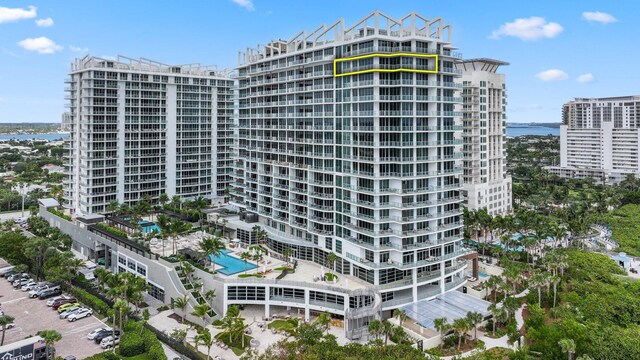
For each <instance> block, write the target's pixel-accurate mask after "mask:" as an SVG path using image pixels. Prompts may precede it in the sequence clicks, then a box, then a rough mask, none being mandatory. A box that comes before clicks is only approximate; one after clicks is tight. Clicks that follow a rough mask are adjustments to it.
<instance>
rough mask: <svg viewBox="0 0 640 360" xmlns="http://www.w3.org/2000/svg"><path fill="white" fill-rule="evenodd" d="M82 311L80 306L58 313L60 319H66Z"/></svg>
mask: <svg viewBox="0 0 640 360" xmlns="http://www.w3.org/2000/svg"><path fill="white" fill-rule="evenodd" d="M80 309H82V308H81V307H80V306H74V307H70V308H68V309H67V310H65V311H63V312H61V313H60V319H66V318H67V317H68V316H69V315H71V314H73V313H76V312H78V311H80Z"/></svg>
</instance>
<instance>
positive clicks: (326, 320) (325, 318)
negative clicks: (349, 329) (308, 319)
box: [315, 312, 331, 334]
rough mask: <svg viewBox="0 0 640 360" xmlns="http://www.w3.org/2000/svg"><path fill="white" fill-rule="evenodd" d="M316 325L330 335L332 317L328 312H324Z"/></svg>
mask: <svg viewBox="0 0 640 360" xmlns="http://www.w3.org/2000/svg"><path fill="white" fill-rule="evenodd" d="M315 323H316V324H318V325H320V327H321V328H323V329H325V331H326V332H327V334H328V333H329V328H330V327H331V315H330V314H329V313H327V312H323V313H322V314H320V315H319V316H318V318H317V319H316V321H315Z"/></svg>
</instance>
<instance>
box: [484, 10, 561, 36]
mask: <svg viewBox="0 0 640 360" xmlns="http://www.w3.org/2000/svg"><path fill="white" fill-rule="evenodd" d="M562 30H564V29H563V28H562V26H561V25H560V24H558V23H554V22H549V23H548V22H547V21H546V20H545V19H544V18H542V17H538V16H532V17H530V18H526V19H515V20H514V21H513V22H508V23H506V24H504V25H502V26H500V29H498V30H494V31H493V32H492V33H491V36H490V38H492V39H500V38H501V37H503V36H513V37H517V38H518V39H520V40H538V39H540V38H553V37H556V36H558V35H559V34H560V33H561V32H562Z"/></svg>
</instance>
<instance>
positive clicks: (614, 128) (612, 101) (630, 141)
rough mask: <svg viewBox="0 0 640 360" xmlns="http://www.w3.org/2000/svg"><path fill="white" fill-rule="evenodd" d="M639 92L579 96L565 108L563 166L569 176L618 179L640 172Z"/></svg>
mask: <svg viewBox="0 0 640 360" xmlns="http://www.w3.org/2000/svg"><path fill="white" fill-rule="evenodd" d="M638 128H640V96H621V97H610V98H576V99H575V100H574V101H570V102H568V103H566V104H565V105H564V106H563V108H562V125H561V126H560V166H551V167H548V169H549V171H551V172H552V173H554V174H557V175H560V176H562V177H566V178H571V177H575V178H584V177H592V178H595V179H597V180H599V181H602V182H606V183H617V182H619V181H620V180H622V179H624V177H625V176H626V175H627V174H635V175H640V161H639V157H638V152H639V151H640V134H639V133H638Z"/></svg>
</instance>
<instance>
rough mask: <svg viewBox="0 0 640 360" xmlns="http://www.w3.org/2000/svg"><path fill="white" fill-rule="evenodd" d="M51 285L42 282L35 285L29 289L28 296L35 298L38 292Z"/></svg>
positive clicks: (38, 294)
mask: <svg viewBox="0 0 640 360" xmlns="http://www.w3.org/2000/svg"><path fill="white" fill-rule="evenodd" d="M52 287H53V285H51V284H43V285H38V286H36V287H35V288H34V289H32V290H31V291H29V297H30V298H32V299H33V298H37V297H38V296H40V293H41V292H43V291H45V290H47V289H51V288H52Z"/></svg>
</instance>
